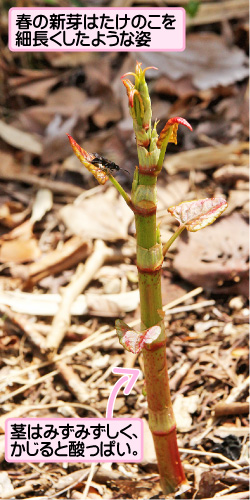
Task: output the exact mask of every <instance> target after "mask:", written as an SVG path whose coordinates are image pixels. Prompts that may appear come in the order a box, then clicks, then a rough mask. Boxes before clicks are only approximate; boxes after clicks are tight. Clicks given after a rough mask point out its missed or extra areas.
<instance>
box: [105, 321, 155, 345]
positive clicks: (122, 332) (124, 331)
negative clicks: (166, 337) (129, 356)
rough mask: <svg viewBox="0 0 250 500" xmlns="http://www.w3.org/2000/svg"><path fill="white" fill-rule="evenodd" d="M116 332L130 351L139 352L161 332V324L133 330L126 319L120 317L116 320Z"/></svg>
mask: <svg viewBox="0 0 250 500" xmlns="http://www.w3.org/2000/svg"><path fill="white" fill-rule="evenodd" d="M115 326H116V332H117V335H118V338H119V342H120V344H121V345H122V346H123V347H124V348H125V349H126V350H127V351H130V352H133V353H134V354H137V353H139V352H141V350H142V349H143V347H144V345H145V344H151V343H152V342H153V341H154V340H156V339H157V337H159V335H160V333H161V328H160V326H158V325H156V326H152V327H151V328H148V329H147V330H144V331H143V332H136V331H135V330H131V329H130V328H129V326H128V325H127V324H126V323H124V321H122V320H120V319H118V320H117V321H116V322H115Z"/></svg>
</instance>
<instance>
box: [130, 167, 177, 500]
mask: <svg viewBox="0 0 250 500" xmlns="http://www.w3.org/2000/svg"><path fill="white" fill-rule="evenodd" d="M148 184H149V182H148V176H144V175H140V176H139V182H138V185H139V186H140V193H141V190H142V189H143V188H142V186H145V199H144V205H147V201H149V200H150V201H151V202H152V198H153V195H152V191H151V193H150V190H149V186H148ZM151 187H152V190H154V194H155V195H156V193H155V189H156V188H155V185H153V183H152V186H151ZM136 189H138V186H137V187H136ZM148 196H150V198H147V197H148ZM134 198H135V199H136V191H135V193H134ZM135 212H136V210H135ZM135 221H136V236H137V266H138V274H139V291H140V303H141V329H142V330H144V329H146V328H150V327H151V326H154V325H156V324H158V325H160V326H161V334H160V336H159V337H158V339H157V340H156V341H155V342H153V343H152V344H150V345H149V346H148V347H146V348H145V347H144V349H143V360H144V374H145V382H146V391H147V400H148V412H149V427H150V430H151V432H152V435H153V439H154V444H155V450H156V455H157V461H158V467H159V472H160V481H161V487H162V490H163V493H164V494H168V493H171V492H174V491H175V490H176V488H177V487H178V486H180V485H181V484H184V483H186V479H185V475H184V472H183V468H182V465H181V461H180V456H179V452H178V447H177V439H176V424H175V419H174V415H173V410H172V404H171V397H170V389H169V382H168V372H167V360H166V332H165V327H164V321H163V320H162V315H161V310H162V294H161V263H162V260H161V259H160V260H159V265H158V266H157V265H156V266H155V268H154V269H153V264H152V268H150V259H149V258H148V253H150V252H151V251H152V262H153V249H155V246H157V227H156V215H155V213H152V211H151V213H150V212H149V213H148V214H146V215H145V214H143V215H140V214H139V213H138V212H136V216H135ZM142 248H143V249H146V250H147V252H146V254H147V266H143V265H142V263H141V260H140V255H141V249H142ZM139 249H140V252H139ZM161 256H162V254H161ZM139 262H140V265H138V263H139ZM154 264H155V263H154ZM146 267H147V268H146Z"/></svg>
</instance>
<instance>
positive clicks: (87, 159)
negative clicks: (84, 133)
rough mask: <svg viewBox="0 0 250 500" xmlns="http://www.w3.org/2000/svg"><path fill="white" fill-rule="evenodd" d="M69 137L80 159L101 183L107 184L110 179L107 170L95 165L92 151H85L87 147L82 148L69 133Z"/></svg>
mask: <svg viewBox="0 0 250 500" xmlns="http://www.w3.org/2000/svg"><path fill="white" fill-rule="evenodd" d="M67 136H68V138H69V142H70V145H71V147H72V149H73V151H74V153H75V155H76V156H77V158H78V160H80V162H81V163H82V164H83V165H84V166H85V167H86V168H87V169H88V171H89V172H91V173H92V174H93V176H94V177H95V178H96V180H97V181H98V182H99V184H105V183H106V182H107V180H108V176H107V175H106V173H105V171H104V170H102V169H101V168H98V166H97V165H93V164H92V163H91V161H92V160H93V158H94V155H93V154H91V153H88V152H87V151H85V149H83V148H81V146H79V144H77V142H76V141H75V139H73V137H71V136H70V135H69V134H67Z"/></svg>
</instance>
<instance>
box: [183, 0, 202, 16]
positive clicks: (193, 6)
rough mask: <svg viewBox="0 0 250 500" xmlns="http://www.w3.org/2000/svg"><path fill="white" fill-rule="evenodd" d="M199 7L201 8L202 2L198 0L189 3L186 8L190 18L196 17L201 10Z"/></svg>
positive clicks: (191, 0)
mask: <svg viewBox="0 0 250 500" xmlns="http://www.w3.org/2000/svg"><path fill="white" fill-rule="evenodd" d="M199 7H200V2H198V1H196V0H190V2H188V4H187V5H186V7H185V11H186V13H187V14H188V15H189V16H190V17H195V16H196V14H197V12H198V10H199Z"/></svg>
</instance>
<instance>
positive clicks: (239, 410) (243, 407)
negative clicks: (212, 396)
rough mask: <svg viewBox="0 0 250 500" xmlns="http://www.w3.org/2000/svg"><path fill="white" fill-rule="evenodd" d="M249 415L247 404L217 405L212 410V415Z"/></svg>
mask: <svg viewBox="0 0 250 500" xmlns="http://www.w3.org/2000/svg"><path fill="white" fill-rule="evenodd" d="M243 413H249V403H218V404H217V405H215V407H214V408H213V410H212V415H213V416H215V417H219V416H222V415H242V414H243Z"/></svg>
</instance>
